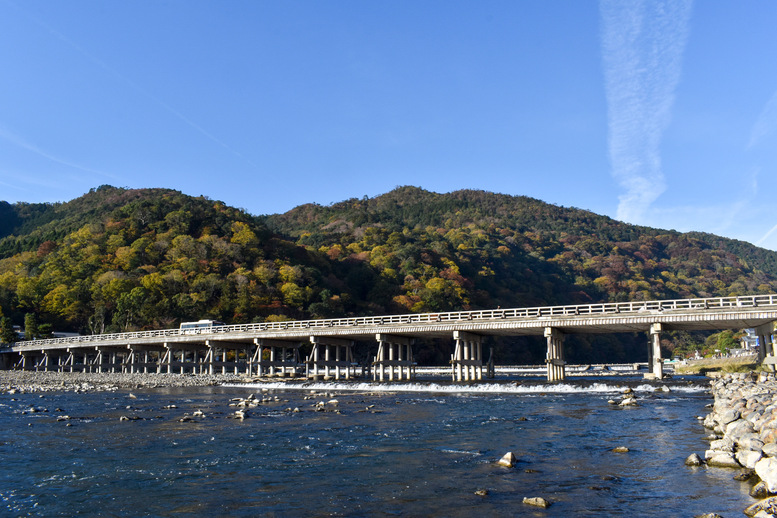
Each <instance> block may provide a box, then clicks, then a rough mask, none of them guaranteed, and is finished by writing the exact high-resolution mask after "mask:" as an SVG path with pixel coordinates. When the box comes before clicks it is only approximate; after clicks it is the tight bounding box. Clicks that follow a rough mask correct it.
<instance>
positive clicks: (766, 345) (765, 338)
mask: <svg viewBox="0 0 777 518" xmlns="http://www.w3.org/2000/svg"><path fill="white" fill-rule="evenodd" d="M755 334H756V335H757V336H758V362H759V363H761V364H763V365H767V366H768V367H769V369H770V370H771V371H772V372H775V370H777V357H776V356H775V354H774V323H769V324H764V325H762V326H758V327H757V328H756V329H755Z"/></svg>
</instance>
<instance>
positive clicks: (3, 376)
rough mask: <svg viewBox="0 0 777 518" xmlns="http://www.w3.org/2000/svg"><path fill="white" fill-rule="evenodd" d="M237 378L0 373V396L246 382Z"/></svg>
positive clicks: (181, 375) (3, 371)
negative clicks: (7, 394) (3, 394)
mask: <svg viewBox="0 0 777 518" xmlns="http://www.w3.org/2000/svg"><path fill="white" fill-rule="evenodd" d="M244 379H245V376H240V375H236V374H213V375H208V374H197V375H193V374H156V373H154V374H142V373H133V374H130V373H107V372H101V373H98V372H34V371H12V370H0V393H10V394H16V393H29V392H48V391H53V390H59V391H71V392H87V391H110V390H119V389H133V390H137V389H142V388H155V387H205V386H213V385H221V384H224V383H234V382H239V381H244Z"/></svg>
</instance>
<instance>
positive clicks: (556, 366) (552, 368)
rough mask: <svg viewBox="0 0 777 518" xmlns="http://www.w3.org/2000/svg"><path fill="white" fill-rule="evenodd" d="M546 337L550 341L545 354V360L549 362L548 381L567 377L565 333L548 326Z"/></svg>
mask: <svg viewBox="0 0 777 518" xmlns="http://www.w3.org/2000/svg"><path fill="white" fill-rule="evenodd" d="M545 339H546V340H547V342H548V353H547V355H546V356H545V362H546V363H547V364H548V381H561V380H563V379H565V378H566V368H565V366H566V362H565V361H564V333H562V332H561V331H560V330H558V329H556V328H555V327H546V328H545Z"/></svg>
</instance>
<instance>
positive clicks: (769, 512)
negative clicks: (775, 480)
mask: <svg viewBox="0 0 777 518" xmlns="http://www.w3.org/2000/svg"><path fill="white" fill-rule="evenodd" d="M744 513H745V515H746V516H777V496H773V497H770V498H766V499H764V500H761V501H760V502H756V503H754V504H753V505H751V506H750V507H748V508H747V509H745V511H744Z"/></svg>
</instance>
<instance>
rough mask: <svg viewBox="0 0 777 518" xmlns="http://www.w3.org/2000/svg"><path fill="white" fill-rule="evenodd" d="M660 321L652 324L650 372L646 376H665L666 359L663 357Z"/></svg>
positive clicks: (649, 350)
mask: <svg viewBox="0 0 777 518" xmlns="http://www.w3.org/2000/svg"><path fill="white" fill-rule="evenodd" d="M662 330H663V326H662V325H661V324H660V323H658V322H657V323H655V324H651V325H650V344H649V345H648V360H649V365H650V367H649V368H650V373H649V374H646V375H645V376H646V377H648V376H649V377H651V378H654V379H659V380H660V379H661V378H663V377H664V361H663V360H662V359H661V331H662Z"/></svg>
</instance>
